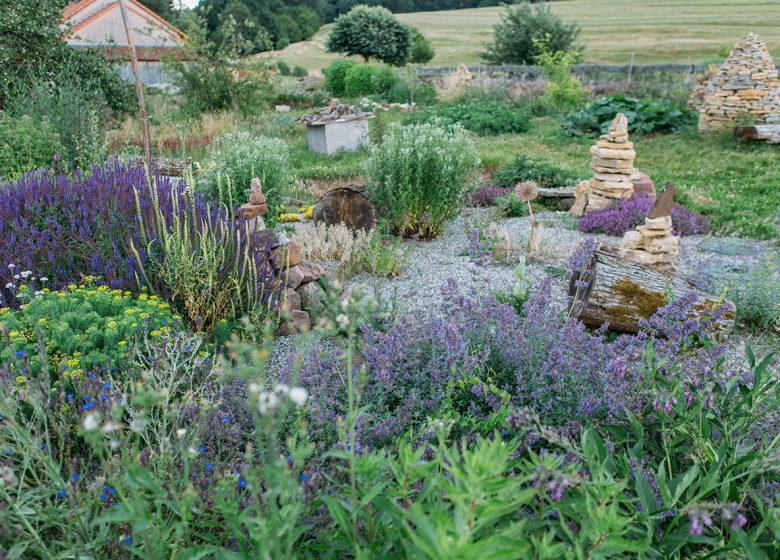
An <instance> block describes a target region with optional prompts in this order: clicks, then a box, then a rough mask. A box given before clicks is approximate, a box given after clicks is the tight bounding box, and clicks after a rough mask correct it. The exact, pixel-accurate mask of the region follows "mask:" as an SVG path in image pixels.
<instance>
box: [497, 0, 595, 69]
mask: <svg viewBox="0 0 780 560" xmlns="http://www.w3.org/2000/svg"><path fill="white" fill-rule="evenodd" d="M579 35H580V27H579V25H577V24H576V23H564V22H563V20H562V19H561V18H560V17H558V16H557V15H555V14H554V13H553V12H552V11H551V10H550V8H549V7H548V6H547V5H546V4H537V5H535V6H531V5H530V4H529V3H528V2H523V3H521V4H519V5H516V6H507V7H506V9H505V10H504V12H503V13H502V14H501V21H500V22H499V23H498V24H496V25H495V26H494V27H493V42H492V43H489V44H488V45H487V52H484V53H482V58H484V59H485V60H486V61H487V62H488V63H489V64H533V63H534V62H535V61H536V57H537V56H539V55H540V54H541V52H542V50H541V48H542V45H546V46H547V48H548V49H549V50H550V51H552V52H571V53H574V58H575V61H576V60H579V59H580V58H581V57H582V50H583V47H582V46H581V45H578V44H577V43H576V42H577V38H578V37H579Z"/></svg>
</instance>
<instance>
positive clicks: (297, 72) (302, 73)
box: [292, 66, 309, 78]
mask: <svg viewBox="0 0 780 560" xmlns="http://www.w3.org/2000/svg"><path fill="white" fill-rule="evenodd" d="M292 75H293V76H295V77H296V78H305V77H306V76H308V75H309V71H308V70H307V69H306V68H304V67H303V66H296V67H295V68H293V69H292Z"/></svg>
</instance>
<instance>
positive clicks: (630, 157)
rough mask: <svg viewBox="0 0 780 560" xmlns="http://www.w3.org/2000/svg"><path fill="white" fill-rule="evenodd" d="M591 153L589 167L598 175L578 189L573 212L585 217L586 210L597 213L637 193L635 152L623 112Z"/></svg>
mask: <svg viewBox="0 0 780 560" xmlns="http://www.w3.org/2000/svg"><path fill="white" fill-rule="evenodd" d="M590 153H591V154H592V155H593V159H592V160H591V163H590V168H591V169H593V171H594V172H595V174H594V175H593V178H591V179H589V180H587V181H582V182H581V183H580V184H579V185H577V187H576V188H575V197H576V202H575V204H574V206H573V207H572V210H571V212H572V213H573V214H575V215H582V213H583V212H584V211H585V209H586V208H587V210H589V211H590V210H598V209H600V208H606V207H608V206H611V205H612V204H613V203H614V202H617V201H618V200H620V199H622V198H630V197H631V196H632V195H633V194H634V183H633V182H632V181H633V179H635V178H638V172H637V170H636V169H634V159H635V158H636V152H635V151H634V144H633V143H632V142H630V141H629V140H628V119H627V118H626V116H625V115H624V114H623V113H618V114H617V115H616V116H615V118H614V119H613V120H612V123H610V125H609V131H608V132H607V133H606V134H602V135H601V136H600V137H599V139H598V141H597V142H596V144H595V145H593V146H591V148H590Z"/></svg>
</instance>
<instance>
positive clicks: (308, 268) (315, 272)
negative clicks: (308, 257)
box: [298, 262, 325, 284]
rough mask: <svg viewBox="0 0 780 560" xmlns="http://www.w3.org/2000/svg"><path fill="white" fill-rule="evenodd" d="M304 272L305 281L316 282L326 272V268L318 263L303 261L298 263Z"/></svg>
mask: <svg viewBox="0 0 780 560" xmlns="http://www.w3.org/2000/svg"><path fill="white" fill-rule="evenodd" d="M298 266H299V267H300V269H301V272H303V283H304V284H305V283H307V282H314V281H316V280H319V278H320V277H321V276H322V275H323V274H325V269H324V268H323V267H322V266H320V265H319V264H317V263H312V262H302V263H301V264H300V265H298Z"/></svg>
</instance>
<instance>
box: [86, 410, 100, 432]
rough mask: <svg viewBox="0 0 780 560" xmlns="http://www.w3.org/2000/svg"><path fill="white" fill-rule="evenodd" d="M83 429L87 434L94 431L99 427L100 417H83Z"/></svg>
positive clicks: (92, 415)
mask: <svg viewBox="0 0 780 560" xmlns="http://www.w3.org/2000/svg"><path fill="white" fill-rule="evenodd" d="M82 426H84V429H85V430H87V431H88V432H91V431H92V430H96V429H97V428H98V426H100V417H99V416H98V415H97V414H87V415H86V416H85V417H84V423H83V424H82Z"/></svg>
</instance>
